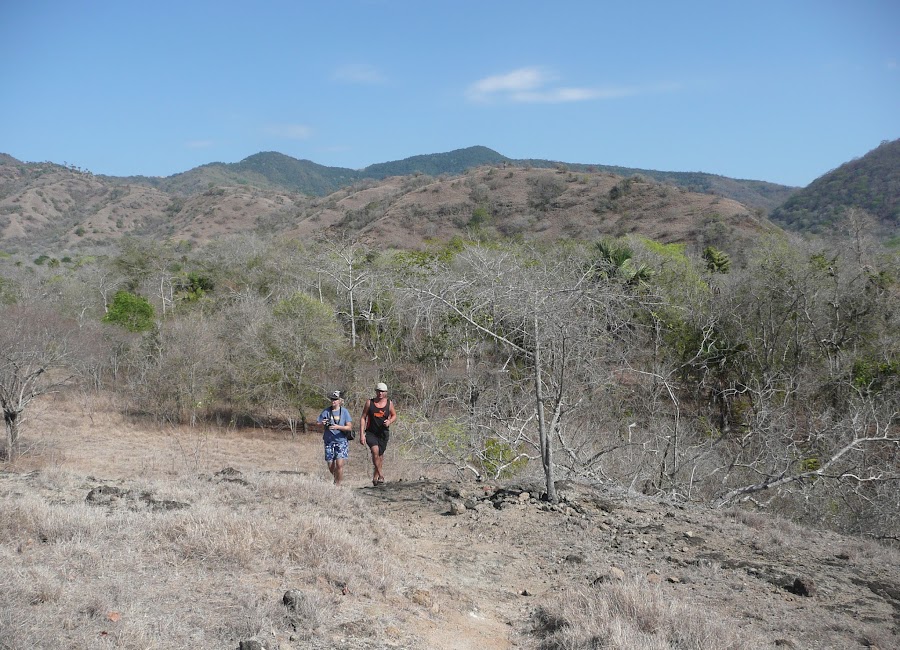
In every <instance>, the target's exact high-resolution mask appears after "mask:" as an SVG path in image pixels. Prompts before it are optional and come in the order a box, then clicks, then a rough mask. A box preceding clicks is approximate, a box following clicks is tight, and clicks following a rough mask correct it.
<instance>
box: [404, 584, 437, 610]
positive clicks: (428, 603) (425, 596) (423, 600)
mask: <svg viewBox="0 0 900 650" xmlns="http://www.w3.org/2000/svg"><path fill="white" fill-rule="evenodd" d="M409 599H410V600H411V601H413V602H414V603H415V604H416V605H421V606H422V607H425V608H428V609H430V608H431V607H432V606H433V605H434V599H433V598H432V597H431V592H430V591H427V590H425V589H413V591H412V593H411V594H410V595H409Z"/></svg>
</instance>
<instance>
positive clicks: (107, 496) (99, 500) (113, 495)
mask: <svg viewBox="0 0 900 650" xmlns="http://www.w3.org/2000/svg"><path fill="white" fill-rule="evenodd" d="M130 493H131V491H130V490H123V489H122V488H117V487H115V486H113V485H100V486H98V487H95V488H94V489H93V490H91V491H90V492H88V493H87V496H86V497H85V498H84V500H85V501H87V502H88V503H96V504H108V503H112V502H113V501H115V500H117V499H124V498H125V497H127V496H128V495H129V494H130Z"/></svg>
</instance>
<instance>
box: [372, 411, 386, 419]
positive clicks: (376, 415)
mask: <svg viewBox="0 0 900 650" xmlns="http://www.w3.org/2000/svg"><path fill="white" fill-rule="evenodd" d="M372 415H374V416H375V417H376V418H383V417H384V411H375V412H374V413H373V414H372Z"/></svg>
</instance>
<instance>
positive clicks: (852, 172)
mask: <svg viewBox="0 0 900 650" xmlns="http://www.w3.org/2000/svg"><path fill="white" fill-rule="evenodd" d="M847 208H860V209H862V210H865V211H866V212H868V213H869V214H870V215H871V216H873V217H874V218H875V219H876V220H877V221H878V223H879V225H880V227H881V228H882V229H883V232H882V233H881V234H883V235H885V236H888V237H890V236H897V235H898V234H900V139H897V140H893V141H891V142H882V143H881V145H880V146H879V147H877V148H875V149H873V150H872V151H870V152H869V153H867V154H866V155H865V156H863V157H862V158H857V159H855V160H851V161H850V162H848V163H844V164H843V165H841V166H840V167H838V168H837V169H835V170H833V171H830V172H828V173H827V174H825V175H824V176H821V177H819V178H817V179H816V180H814V181H813V182H812V183H810V184H809V185H808V186H807V187H806V188H804V189H802V190H800V191H798V192H796V193H795V194H794V195H793V196H791V197H790V198H789V199H788V200H787V201H785V203H784V204H783V205H782V206H780V207H779V208H777V209H776V210H774V211H773V212H772V220H773V221H775V222H776V223H778V224H781V225H783V226H784V227H786V228H790V229H792V230H800V231H808V232H821V231H822V230H823V229H825V228H826V227H827V226H828V225H829V224H831V223H832V222H834V221H835V220H836V219H838V218H840V217H841V215H842V214H843V213H844V211H845V210H846V209H847Z"/></svg>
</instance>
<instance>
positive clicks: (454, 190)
mask: <svg viewBox="0 0 900 650" xmlns="http://www.w3.org/2000/svg"><path fill="white" fill-rule="evenodd" d="M466 153H468V154H475V155H476V156H491V152H490V150H489V149H487V150H481V149H478V148H473V149H470V150H461V152H449V153H448V154H443V155H436V156H434V157H423V158H422V159H420V160H418V161H414V162H411V163H408V164H409V165H410V166H411V167H413V168H415V169H416V170H417V171H416V173H412V174H407V175H396V174H394V173H393V172H394V171H399V169H400V167H397V168H394V169H391V168H390V167H389V166H387V165H383V166H381V167H380V171H379V170H376V171H378V173H380V174H390V175H386V176H385V177H384V178H381V179H372V178H364V177H362V178H360V179H358V180H356V182H354V183H353V184H352V185H347V186H344V187H342V188H341V189H339V190H337V191H334V192H331V193H330V194H328V195H326V196H323V197H314V196H310V195H309V194H306V193H302V192H300V191H296V190H295V189H293V190H292V189H287V188H285V187H284V185H285V184H291V185H292V187H294V188H296V187H297V186H298V181H297V179H298V178H300V177H301V176H302V175H304V174H305V175H307V176H309V177H311V178H313V179H315V180H316V182H325V181H327V182H332V183H336V184H340V183H344V182H345V180H346V178H347V177H346V175H345V174H344V172H345V171H349V170H342V169H340V168H328V167H323V166H321V165H315V163H310V162H309V161H298V160H294V159H293V158H290V157H288V156H283V155H281V154H273V153H261V154H257V155H256V156H251V157H250V158H248V159H247V160H244V161H242V162H241V163H237V164H234V165H225V164H221V163H213V164H210V165H204V166H203V167H198V168H197V169H194V170H191V171H190V172H186V173H185V174H177V175H175V176H171V177H169V178H167V179H146V178H140V177H137V178H133V179H128V180H130V181H131V182H127V181H126V179H121V178H109V177H104V176H97V175H94V174H91V173H90V172H87V171H86V170H81V169H77V168H71V167H64V166H62V165H55V164H52V163H21V162H19V161H14V160H12V159H11V160H12V162H10V161H6V162H0V251H3V252H7V253H14V252H22V253H28V254H31V253H32V252H33V253H36V254H48V255H55V256H58V257H62V256H65V255H68V254H70V253H73V252H77V251H90V250H93V251H97V250H102V249H104V248H105V247H107V246H109V245H112V244H114V243H115V242H116V241H117V240H119V239H121V238H122V237H126V236H128V237H151V238H155V239H172V240H183V241H187V242H191V243H194V244H202V243H204V242H207V241H210V240H212V239H215V238H218V237H225V236H228V235H234V234H241V233H256V234H262V235H275V236H279V237H287V238H299V239H303V240H310V239H315V238H316V237H320V236H322V234H323V233H326V232H327V233H332V234H335V235H339V234H342V233H344V234H348V235H351V236H353V237H358V238H360V239H363V240H377V241H378V242H379V244H380V245H384V246H395V247H398V248H418V247H421V246H423V245H425V244H426V242H428V241H430V240H439V241H446V240H448V239H450V238H452V237H454V236H462V237H469V236H475V237H480V238H488V239H492V238H503V237H516V238H521V239H526V240H535V241H552V240H555V239H560V238H565V239H579V240H583V241H590V240H594V239H596V238H599V237H603V236H619V235H625V234H628V233H638V234H642V235H644V236H647V237H650V238H653V239H655V240H658V241H661V242H666V243H670V242H683V243H686V244H689V245H692V246H701V245H706V244H712V245H714V246H716V247H717V248H720V249H722V250H726V251H727V252H732V253H733V252H737V251H739V250H740V249H741V248H742V247H743V246H744V245H745V243H746V242H747V241H748V240H750V239H752V238H754V237H757V236H758V235H759V234H760V233H763V232H771V231H775V230H777V227H776V226H774V225H773V224H771V223H770V222H769V221H768V220H767V219H765V218H764V216H762V215H761V214H760V213H759V212H758V211H756V210H753V209H750V208H748V207H747V206H745V205H743V204H741V203H739V202H736V201H733V200H731V199H727V198H724V197H721V196H715V195H712V194H706V193H697V192H689V191H687V190H685V189H682V188H679V187H675V186H673V185H670V184H663V183H660V182H657V181H655V180H653V179H651V178H648V177H647V176H645V175H634V176H628V177H623V176H620V175H617V174H611V173H607V172H602V171H597V170H594V171H574V170H571V169H567V168H565V166H560V165H558V166H556V167H549V166H546V167H540V166H532V165H517V164H513V163H511V162H506V161H503V160H502V157H501V158H500V159H499V162H498V163H497V164H490V165H481V166H478V167H475V168H470V167H468V165H469V164H470V163H471V162H472V160H473V159H474V158H473V156H471V155H469V156H467V155H466ZM496 156H499V154H496V153H495V152H494V160H498V159H497V158H496ZM401 162H403V161H401ZM404 164H406V163H404ZM428 164H439V165H440V167H441V168H448V167H450V166H452V165H457V167H458V168H464V169H465V171H464V172H463V173H459V174H449V173H443V174H440V175H438V176H432V175H428V174H424V173H419V172H418V169H419V168H420V167H422V168H425V169H428V168H429V167H428V166H427V165H428ZM431 169H434V167H432V168H431ZM363 172H364V173H368V172H367V171H366V170H363ZM212 179H215V180H212ZM323 179H325V180H323ZM306 180H307V181H308V180H309V179H308V178H307V179H306Z"/></svg>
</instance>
